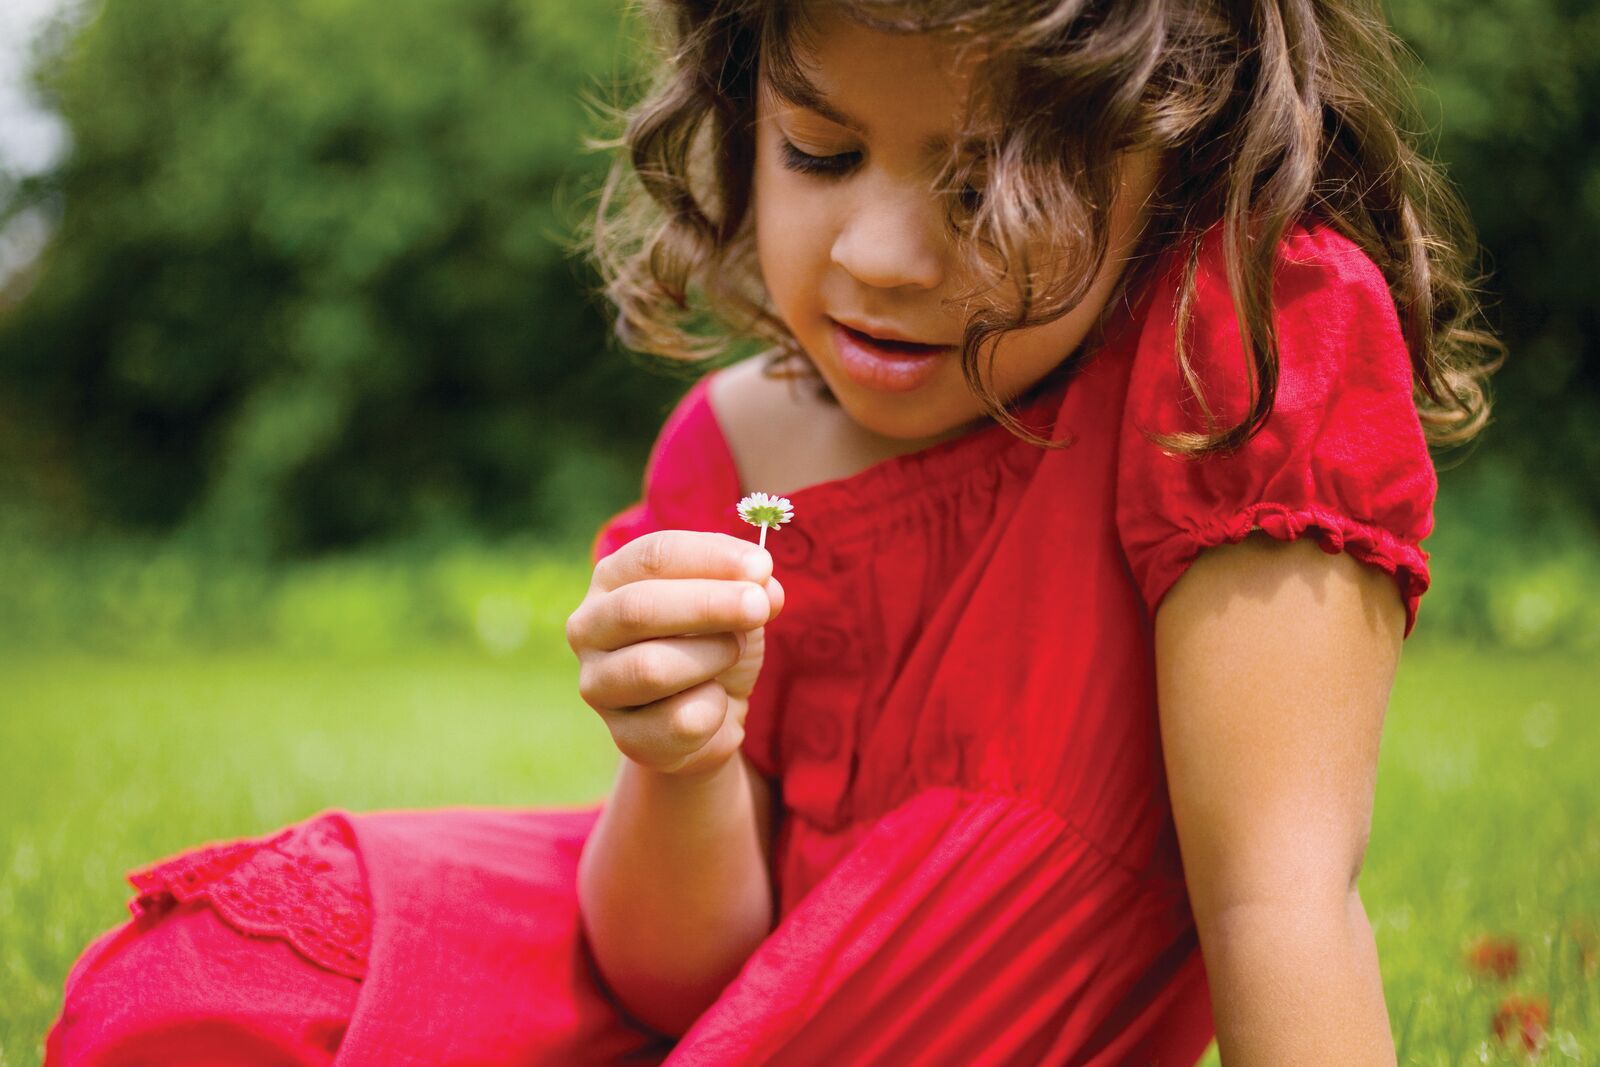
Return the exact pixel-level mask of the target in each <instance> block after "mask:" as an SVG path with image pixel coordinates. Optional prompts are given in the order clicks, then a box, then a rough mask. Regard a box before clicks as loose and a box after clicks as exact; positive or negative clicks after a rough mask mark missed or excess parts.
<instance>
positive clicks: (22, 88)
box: [0, 0, 70, 285]
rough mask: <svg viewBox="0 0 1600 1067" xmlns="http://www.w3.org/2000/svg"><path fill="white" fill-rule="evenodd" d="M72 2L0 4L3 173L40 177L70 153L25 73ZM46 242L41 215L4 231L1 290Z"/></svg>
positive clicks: (11, 0)
mask: <svg viewBox="0 0 1600 1067" xmlns="http://www.w3.org/2000/svg"><path fill="white" fill-rule="evenodd" d="M69 2H70V0H0V173H4V172H10V173H12V174H37V173H38V172H39V171H42V170H45V169H47V168H48V167H49V166H50V165H51V164H52V163H54V162H55V161H56V160H57V159H59V158H60V156H61V153H62V152H63V151H65V149H66V144H67V138H66V131H65V129H64V128H63V127H62V125H61V123H60V122H59V121H57V120H56V118H55V117H54V116H53V115H51V114H50V113H49V112H47V111H45V110H44V109H43V108H41V107H40V106H39V105H38V103H37V102H36V101H35V100H34V99H33V94H32V93H31V92H30V91H29V89H28V84H27V68H28V58H29V55H30V47H31V45H32V44H33V42H34V40H35V39H36V38H37V37H38V35H39V31H40V30H41V29H43V27H44V24H45V22H46V21H47V20H48V19H49V17H50V16H51V15H53V14H55V13H56V12H57V11H61V10H65V8H66V7H67V4H68V3H69ZM0 188H3V187H0ZM48 237H49V228H48V225H47V224H46V222H45V220H44V219H43V218H42V217H41V216H40V215H39V214H37V213H33V214H25V215H22V216H20V217H19V218H17V219H15V220H14V221H13V222H12V223H11V225H9V226H7V227H6V228H5V229H3V230H0V285H4V284H5V281H6V280H7V279H8V278H10V277H11V275H12V274H13V273H14V272H15V271H17V270H19V269H20V268H21V267H22V266H24V265H25V264H26V263H28V262H29V261H31V260H32V259H33V258H34V256H35V255H37V254H38V252H39V250H40V249H41V248H43V246H44V243H45V241H46V240H47V239H48Z"/></svg>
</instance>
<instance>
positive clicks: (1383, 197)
mask: <svg viewBox="0 0 1600 1067" xmlns="http://www.w3.org/2000/svg"><path fill="white" fill-rule="evenodd" d="M640 2H641V7H640V12H641V13H642V14H643V15H644V16H645V17H646V19H647V20H648V21H649V23H650V25H651V26H652V30H653V33H654V37H655V41H656V44H657V46H658V47H657V50H656V52H655V53H654V55H653V56H652V59H651V67H650V68H649V69H648V71H647V73H648V77H649V83H648V86H647V88H646V89H645V91H644V92H643V93H642V95H641V98H640V99H639V100H638V102H636V103H634V104H633V105H631V106H629V107H625V108H620V107H619V108H611V109H610V114H611V117H612V119H613V120H614V121H616V122H617V123H618V124H619V126H620V127H621V132H620V134H618V135H617V136H614V137H612V138H609V139H594V140H591V141H590V142H589V144H590V146H591V147H593V148H598V149H602V150H610V151H614V152H615V153H616V155H615V158H614V160H613V163H612V166H611V170H610V173H609V175H608V176H607V178H606V181H605V184H604V186H603V188H601V189H600V190H599V194H598V198H597V204H596V207H595V210H594V211H593V212H592V214H590V215H589V216H588V217H587V219H586V220H585V223H584V224H583V226H582V228H581V231H580V236H579V241H578V247H580V248H582V249H583V250H584V251H586V252H587V253H588V254H589V255H590V257H591V258H592V260H593V262H594V263H595V265H596V267H597V268H598V270H599V271H600V275H601V277H602V279H603V281H604V295H605V297H606V298H607V299H608V301H609V304H610V306H611V307H612V308H614V310H615V316H616V317H615V332H616V335H617V337H618V338H619V339H620V341H621V342H622V343H623V344H624V345H625V346H627V347H629V348H632V349H635V350H638V351H642V352H646V353H652V354H655V355H657V356H662V357H666V358H669V359H674V360H692V361H708V360H709V361H712V362H713V363H717V364H721V363H725V362H729V361H732V360H733V359H736V358H741V357H742V356H743V355H745V354H748V344H749V343H750V342H751V341H752V340H754V341H756V342H758V343H759V342H765V343H766V345H767V348H766V354H767V356H768V358H769V362H770V366H769V371H778V372H781V371H782V368H783V367H784V366H785V365H786V364H789V363H792V362H794V361H799V362H800V364H801V365H802V366H809V362H808V361H806V360H805V357H804V354H803V353H802V352H801V351H800V350H799V346H798V344H797V342H795V340H794V339H793V337H792V336H791V335H790V334H789V331H788V330H787V328H786V327H785V326H784V324H783V323H782V322H781V321H780V320H779V319H778V317H777V316H776V315H775V314H774V313H773V311H772V309H771V306H770V302H769V300H768V299H767V297H766V294H765V292H764V289H763V286H762V283H761V278H760V272H759V269H758V268H757V267H756V264H755V254H754V245H755V242H754V234H753V227H752V218H751V216H752V212H751V210H750V206H751V187H752V173H753V169H754V161H755V129H754V120H755V112H756V93H757V91H758V76H759V77H761V78H765V79H769V80H770V81H771V82H772V83H773V84H774V85H776V86H778V87H779V88H780V89H784V90H786V91H787V90H791V89H794V88H796V87H798V88H800V89H801V91H802V92H803V88H804V86H805V79H804V73H803V69H802V67H801V66H800V64H799V63H798V61H797V45H803V44H804V42H805V41H806V39H807V34H809V33H811V32H813V31H814V29H815V25H816V23H815V14H816V12H817V10H818V8H819V7H821V6H823V5H826V6H828V7H829V8H830V10H832V11H836V12H840V13H842V14H844V15H846V16H847V17H849V18H851V19H853V20H855V21H856V22H858V23H859V24H861V25H863V26H866V27H868V28H872V29H877V30H882V31H886V32H895V33H936V34H941V35H944V36H945V37H947V38H948V39H949V40H951V41H952V42H955V43H957V44H958V45H959V46H961V47H967V46H977V47H979V48H981V49H982V50H983V56H984V64H983V70H984V72H985V77H983V78H981V79H979V81H980V86H979V87H978V89H977V90H976V91H975V93H974V98H973V99H974V103H973V107H972V108H971V109H970V113H969V114H968V115H967V116H964V117H963V121H964V125H963V126H962V130H961V136H958V137H956V138H954V139H953V141H952V144H951V150H950V154H949V158H948V160H947V161H946V164H945V167H944V169H943V171H942V172H941V174H940V176H939V184H938V185H937V186H936V191H937V192H939V193H940V195H943V196H944V197H945V198H946V203H947V204H948V207H949V210H948V211H947V218H948V221H949V226H950V229H951V233H952V235H953V236H955V237H956V238H957V247H958V248H959V249H961V250H962V251H963V254H964V257H965V258H966V260H967V261H968V265H969V267H970V268H971V276H972V277H974V278H976V279H978V282H977V284H976V285H975V287H974V289H973V290H972V291H971V292H969V293H966V294H963V295H962V297H961V299H963V300H964V301H965V302H966V306H967V307H968V308H969V314H970V318H969V321H968V325H967V328H966V331H965V335H964V338H963V343H962V350H961V361H962V368H963V372H964V374H965V376H966V379H967V382H968V384H969V386H971V388H972V389H973V391H974V393H975V394H976V395H978V396H979V397H981V398H982V401H983V404H984V406H985V409H986V411H987V413H988V414H989V415H990V416H991V417H993V418H995V419H998V420H999V421H1001V422H1003V423H1005V424H1006V425H1007V426H1008V427H1009V428H1010V429H1011V430H1012V431H1013V432H1016V433H1019V434H1020V435H1021V436H1025V437H1028V438H1029V439H1030V440H1033V441H1035V442H1036V443H1038V444H1041V445H1046V444H1051V443H1052V442H1047V441H1045V440H1044V439H1042V438H1039V437H1037V436H1036V435H1033V434H1032V433H1030V432H1029V431H1027V430H1026V429H1025V428H1024V427H1022V426H1021V424H1020V423H1018V422H1017V421H1016V420H1015V419H1014V418H1013V417H1012V416H1011V414H1010V413H1009V412H1008V411H1007V410H1006V409H1005V407H1004V404H1003V403H1002V402H1001V401H1000V399H999V398H998V397H996V396H995V395H993V393H992V392H990V391H989V390H988V388H987V387H986V386H985V385H984V383H983V380H982V378H981V376H980V375H979V373H978V364H979V359H980V353H981V352H982V351H983V350H984V348H985V346H988V354H989V358H990V359H991V360H992V358H993V353H994V343H996V342H998V340H999V338H1000V336H1001V335H1002V334H1003V333H1005V332H1006V331H1009V330H1014V329H1019V328H1024V327H1030V326H1035V325H1039V324H1042V323H1045V322H1050V321H1052V320H1054V319H1056V318H1058V317H1060V316H1061V315H1063V314H1065V313H1066V312H1068V311H1070V310H1071V309H1072V308H1073V307H1074V306H1076V304H1077V303H1078V301H1079V300H1081V299H1082V296H1083V294H1084V293H1085V292H1086V291H1087V289H1088V287H1089V284H1090V282H1091V281H1092V280H1093V279H1094V277H1095V276H1096V275H1097V274H1098V273H1099V271H1100V267H1101V265H1102V262H1103V260H1104V257H1105V255H1106V248H1107V244H1108V236H1107V233H1108V228H1109V227H1108V222H1109V214H1110V205H1111V201H1112V195H1113V192H1114V189H1115V183H1116V181H1117V177H1118V170H1117V164H1118V160H1119V153H1121V152H1123V151H1126V150H1132V149H1147V148H1148V149H1155V150H1156V151H1157V152H1158V153H1159V159H1160V161H1161V162H1160V168H1159V174H1158V177H1157V182H1156V186H1155V191H1154V193H1153V195H1152V197H1151V200H1150V201H1149V203H1148V205H1147V210H1148V216H1147V222H1146V224H1145V226H1144V228H1143V230H1142V231H1141V233H1140V236H1139V240H1138V244H1137V246H1136V247H1135V249H1134V250H1133V254H1132V256H1131V258H1130V262H1129V265H1128V267H1127V269H1125V270H1124V271H1123V273H1122V277H1121V279H1120V281H1119V284H1118V288H1117V290H1116V291H1115V292H1114V293H1113V294H1112V298H1111V299H1110V300H1108V301H1107V303H1106V311H1105V312H1102V314H1101V318H1100V321H1099V323H1097V328H1096V330H1095V331H1094V332H1092V333H1091V335H1090V338H1089V339H1088V340H1087V341H1086V342H1085V343H1084V344H1083V345H1082V346H1080V348H1079V350H1078V352H1077V354H1076V355H1074V356H1073V357H1072V358H1070V359H1068V360H1067V361H1066V362H1065V364H1064V365H1063V370H1065V371H1067V372H1070V369H1071V366H1073V365H1076V363H1078V362H1079V361H1080V360H1081V359H1082V358H1083V357H1084V356H1085V355H1087V354H1088V353H1089V352H1090V351H1092V349H1093V348H1094V343H1095V340H1096V338H1097V337H1101V336H1103V334H1102V330H1101V328H1103V327H1104V325H1105V324H1106V320H1107V317H1108V313H1109V311H1110V310H1112V309H1114V308H1115V307H1116V305H1117V304H1118V302H1119V301H1121V300H1123V299H1125V297H1126V295H1127V294H1129V293H1132V292H1137V291H1138V287H1139V286H1141V285H1142V284H1143V283H1144V282H1145V281H1147V280H1148V278H1149V276H1150V273H1151V272H1152V271H1153V269H1154V268H1155V265H1156V263H1157V262H1158V260H1159V258H1160V256H1161V255H1162V254H1163V253H1164V252H1165V251H1166V250H1168V249H1171V248H1175V247H1185V248H1186V249H1187V254H1186V256H1185V264H1186V272H1185V275H1184V279H1183V284H1182V288H1181V290H1180V297H1179V305H1178V320H1177V325H1178V331H1177V336H1178V339H1179V340H1178V344H1177V352H1176V354H1175V358H1176V359H1177V361H1178V365H1179V367H1180V369H1181V371H1182V374H1183V376H1184V379H1185V381H1186V382H1187V383H1188V385H1189V388H1190V389H1192V390H1193V392H1194V394H1195V396H1196V398H1197V399H1198V400H1199V403H1200V407H1201V410H1202V411H1203V412H1204V413H1205V419H1206V426H1207V428H1208V432H1206V433H1191V434H1174V435H1170V436H1165V437H1156V438H1155V440H1157V441H1159V442H1160V443H1161V444H1162V445H1163V446H1165V447H1167V448H1169V449H1171V450H1173V451H1174V452H1178V453H1182V454H1187V455H1204V454H1207V453H1210V452H1215V451H1225V450H1231V449H1234V448H1237V447H1238V446H1239V445H1241V444H1242V443H1244V442H1245V441H1246V440H1248V439H1249V438H1250V437H1251V436H1252V435H1253V434H1254V433H1255V432H1256V431H1257V430H1258V429H1259V428H1260V427H1261V425H1262V424H1263V423H1264V422H1265V420H1266V418H1267V416H1268V415H1269V414H1270V412H1271V410H1272V405H1273V402H1274V397H1275V394H1276V388H1277V377H1278V375H1277V371H1278V351H1277V337H1276V331H1275V329H1274V325H1273V317H1272V314H1271V308H1272V298H1271V293H1272V289H1271V284H1272V274H1273V268H1274V264H1275V256H1276V250H1277V248H1278V245H1279V240H1280V238H1281V237H1282V236H1283V234H1284V233H1285V231H1286V230H1287V229H1288V228H1289V227H1290V226H1291V225H1293V224H1294V223H1295V222H1296V221H1297V220H1299V219H1301V218H1302V217H1303V216H1306V215H1308V214H1309V215H1313V216H1315V217H1318V218H1321V219H1322V220H1325V221H1326V222H1327V223H1328V224H1329V225H1331V226H1332V227H1333V228H1335V229H1336V230H1337V231H1338V232H1340V233H1342V234H1343V235H1345V236H1346V237H1348V238H1349V239H1351V240H1352V241H1353V242H1355V243H1356V244H1357V245H1358V246H1359V247H1360V248H1361V249H1362V250H1363V251H1364V252H1365V253H1366V254H1367V255H1368V256H1370V257H1371V258H1372V260H1373V261H1374V262H1375V263H1376V264H1377V265H1378V267H1379V268H1380V269H1381V270H1382V271H1383V274H1384V276H1385V278H1386V279H1387V280H1388V282H1389V288H1390V293H1391V295H1392V296H1393V298H1394V301H1395V304H1396V307H1397V309H1398V312H1399V317H1400V322H1401V326H1402V330H1403V332H1404V335H1405V338H1406V343H1407V347H1408V349H1409V351H1410V355H1411V361H1412V366H1413V372H1414V373H1413V383H1414V385H1413V393H1414V398H1415V401H1416V404H1417V408H1418V411H1419V415H1420V418H1421V421H1422V425H1423V428H1424V430H1425V431H1426V434H1427V437H1428V440H1429V442H1430V443H1432V444H1435V445H1449V444H1458V443H1461V442H1465V441H1467V440H1469V439H1471V438H1472V437H1473V436H1475V435H1476V434H1477V433H1478V431H1479V430H1481V429H1482V428H1483V426H1484V425H1485V423H1486V422H1487V420H1488V415H1489V404H1490V397H1489V392H1488V378H1489V375H1490V374H1492V373H1493V372H1494V371H1495V370H1497V369H1498V368H1499V367H1500V365H1501V363H1502V362H1503V361H1504V358H1505V349H1504V345H1503V344H1502V343H1501V342H1500V341H1499V340H1498V339H1497V338H1496V337H1495V336H1494V335H1493V334H1492V333H1491V332H1490V331H1489V330H1488V329H1487V328H1486V327H1485V326H1484V325H1483V324H1482V321H1481V320H1482V308H1481V305H1480V302H1479V293H1480V292H1481V290H1480V289H1479V288H1478V286H1479V285H1480V284H1481V281H1482V279H1481V277H1478V276H1475V275H1474V274H1473V270H1474V265H1475V263H1476V261H1477V258H1478V257H1477V239H1476V235H1475V233H1474V232H1473V228H1472V225H1471V222H1470V220H1469V219H1468V217H1467V213H1466V211H1465V208H1464V207H1463V205H1462V203H1461V201H1460V200H1459V198H1458V197H1457V196H1456V195H1455V193H1454V191H1453V190H1452V189H1451V187H1450V185H1449V184H1448V182H1447V181H1446V179H1445V178H1444V177H1443V175H1442V174H1441V172H1440V170H1439V169H1438V168H1437V166H1436V165H1435V164H1433V163H1432V162H1430V161H1429V160H1428V159H1427V158H1425V156H1424V155H1423V154H1422V153H1421V152H1420V151H1419V149H1418V147H1417V146H1416V144H1415V143H1414V141H1415V139H1416V137H1417V135H1416V134H1413V133H1409V132H1408V131H1407V129H1406V123H1407V122H1408V121H1410V120H1411V119H1412V118H1413V117H1414V114H1415V113H1414V111H1413V108H1414V103H1413V101H1412V98H1411V93H1410V82H1409V80H1408V76H1407V68H1406V62H1407V60H1408V59H1409V58H1410V53H1409V52H1408V51H1407V50H1406V49H1405V47H1404V45H1403V44H1402V42H1401V41H1400V40H1399V39H1398V38H1397V37H1396V36H1395V35H1394V34H1393V33H1392V31H1391V30H1390V29H1389V28H1388V26H1387V24H1386V23H1385V21H1384V19H1383V18H1382V15H1381V12H1380V10H1379V7H1378V4H1377V2H1376V0H992V2H988V3H972V2H970V0H920V2H917V3H908V2H906V0H810V2H803V0H640ZM799 98H803V97H799ZM980 166H981V167H982V174H981V175H980V174H979V172H978V168H979V167H980ZM975 190H976V192H977V193H978V194H979V195H977V196H974V195H972V194H973V192H974V191H975ZM1213 226H1220V227H1221V228H1222V239H1223V249H1224V256H1225V260H1226V263H1227V274H1228V282H1229V285H1230V288H1231V289H1232V292H1233V294H1234V308H1235V314H1236V316H1237V318H1238V321H1239V323H1240V329H1241V336H1242V337H1243V339H1244V341H1245V345H1246V348H1247V350H1248V351H1249V352H1250V354H1251V358H1250V362H1251V366H1250V367H1249V368H1248V372H1249V376H1250V380H1251V388H1250V405H1249V411H1248V414H1247V415H1246V417H1245V418H1244V420H1243V421H1241V422H1240V423H1238V424H1237V425H1234V426H1231V427H1219V426H1218V425H1217V420H1216V419H1215V417H1214V415H1213V413H1212V412H1211V411H1210V409H1209V407H1207V406H1206V403H1205V398H1204V395H1203V393H1202V390H1201V383H1200V381H1199V379H1198V376H1197V375H1196V374H1195V372H1194V371H1193V369H1192V368H1191V366H1190V361H1189V358H1188V353H1187V351H1186V349H1187V345H1186V337H1187V333H1188V325H1189V320H1190V316H1191V313H1192V304H1193V297H1194V290H1195V272H1196V269H1197V266H1198V252H1199V247H1200V242H1199V240H1198V237H1199V235H1201V234H1202V233H1204V232H1206V231H1208V230H1209V229H1211V228H1212V227H1213ZM1041 240H1042V241H1043V242H1044V247H1072V248H1079V249H1085V250H1087V252H1088V253H1089V254H1088V255H1087V256H1074V257H1070V258H1071V259H1072V261H1073V262H1074V263H1075V264H1076V266H1075V267H1073V268H1069V269H1068V270H1067V271H1065V272H1064V273H1062V274H1060V276H1052V277H1049V278H1045V277H1043V276H1042V272H1041V269H1040V267H1039V265H1038V264H1036V263H1031V262H1030V261H1029V256H1028V249H1029V248H1030V247H1033V248H1038V247H1040V245H1039V244H1038V243H1036V242H1039V241H1041ZM1002 288H1005V289H1009V290H1011V291H1014V292H1015V294H1016V295H1015V298H1013V299H1000V298H998V297H996V296H995V295H994V294H995V293H997V292H999V291H1000V290H1001V289H1002ZM974 296H986V297H987V298H988V299H986V300H984V301H981V302H980V303H979V304H978V305H977V306H974V305H973V303H972V297H974ZM1061 443H1062V442H1054V444H1058V445H1059V444H1061Z"/></svg>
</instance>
